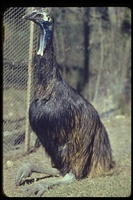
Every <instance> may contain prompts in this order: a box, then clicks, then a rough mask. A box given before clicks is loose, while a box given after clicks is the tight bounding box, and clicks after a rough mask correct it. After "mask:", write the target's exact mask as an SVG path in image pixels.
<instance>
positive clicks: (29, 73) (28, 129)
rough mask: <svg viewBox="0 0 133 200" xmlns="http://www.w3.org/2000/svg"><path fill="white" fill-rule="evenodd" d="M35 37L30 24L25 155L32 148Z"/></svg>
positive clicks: (32, 26)
mask: <svg viewBox="0 0 133 200" xmlns="http://www.w3.org/2000/svg"><path fill="white" fill-rule="evenodd" d="M33 35H34V23H30V41H29V60H28V81H27V103H26V104H27V106H26V107H27V108H26V124H25V149H24V153H25V154H26V153H28V152H29V148H30V127H29V106H30V101H31V88H32V71H33V69H32V58H33V46H34V45H33Z"/></svg>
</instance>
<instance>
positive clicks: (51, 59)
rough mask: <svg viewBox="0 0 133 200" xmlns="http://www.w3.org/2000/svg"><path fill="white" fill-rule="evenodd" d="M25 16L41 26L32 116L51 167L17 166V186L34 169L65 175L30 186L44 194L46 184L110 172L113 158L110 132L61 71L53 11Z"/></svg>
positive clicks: (41, 11)
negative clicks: (54, 43)
mask: <svg viewBox="0 0 133 200" xmlns="http://www.w3.org/2000/svg"><path fill="white" fill-rule="evenodd" d="M23 18H25V19H28V20H31V21H33V22H35V23H36V24H37V25H39V28H40V29H41V36H40V46H39V50H38V52H37V58H36V74H37V84H36V92H35V96H34V100H33V101H32V102H31V105H30V108H29V121H30V125H31V127H32V129H33V131H34V132H35V133H36V135H37V136H38V138H39V140H40V142H41V144H42V145H43V147H44V148H45V151H46V153H47V154H48V155H49V156H50V158H51V162H52V166H53V167H51V168H45V167H43V166H39V165H35V164H31V163H27V164H24V165H23V166H22V167H21V168H20V169H19V170H18V173H17V176H16V185H21V184H22V183H23V180H24V178H26V177H27V176H29V175H30V174H31V173H32V172H38V173H39V172H40V173H44V174H49V175H52V176H58V175H61V176H62V178H57V180H54V181H51V182H49V183H47V182H41V183H38V182H37V183H35V184H33V185H32V187H29V188H28V189H27V192H28V194H29V195H32V193H34V194H37V195H38V196H42V194H43V193H44V191H45V189H47V188H49V187H51V186H53V185H59V184H64V183H71V182H72V181H74V180H76V179H82V178H84V177H91V176H95V175H101V174H109V173H110V172H111V171H113V168H114V166H115V163H114V161H113V158H112V150H111V145H110V141H109V138H108V133H107V131H106V129H105V127H104V125H103V124H102V122H101V120H100V118H99V115H98V113H97V111H96V110H95V108H94V107H93V106H92V105H91V104H90V103H89V102H88V101H87V100H86V99H85V98H84V97H83V96H82V95H81V94H79V93H78V91H76V90H75V89H74V88H72V87H71V86H70V85H68V84H67V83H66V81H65V80H64V79H63V78H62V76H61V74H60V72H59V69H58V67H57V63H56V57H55V52H54V47H53V29H54V19H53V17H52V15H51V13H50V11H48V9H43V8H37V9H35V10H33V11H32V12H30V13H29V14H27V15H26V16H24V17H23ZM42 159H43V158H42Z"/></svg>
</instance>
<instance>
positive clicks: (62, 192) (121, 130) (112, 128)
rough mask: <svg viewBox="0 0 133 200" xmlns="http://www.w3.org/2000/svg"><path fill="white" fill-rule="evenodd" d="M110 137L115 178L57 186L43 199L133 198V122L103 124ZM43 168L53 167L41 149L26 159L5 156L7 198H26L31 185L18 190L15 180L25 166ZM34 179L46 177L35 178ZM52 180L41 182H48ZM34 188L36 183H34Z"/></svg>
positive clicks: (121, 119)
mask: <svg viewBox="0 0 133 200" xmlns="http://www.w3.org/2000/svg"><path fill="white" fill-rule="evenodd" d="M102 121H103V123H104V125H105V127H106V129H107V131H108V133H109V137H110V141H111V145H112V149H113V154H114V159H115V161H116V169H115V172H114V174H113V175H110V176H101V177H95V178H86V179H83V180H80V181H75V182H73V183H71V184H68V185H60V186H55V187H54V188H52V189H49V190H47V191H46V192H45V193H44V194H43V197H128V196H130V194H131V118H130V116H117V117H112V118H108V119H106V120H105V119H104V120H102ZM30 161H31V162H34V163H38V164H39V165H46V164H50V159H49V158H48V157H47V156H46V155H45V153H44V149H43V148H42V147H40V148H39V149H38V150H37V151H36V152H34V153H31V154H29V155H26V156H22V155H21V156H20V155H17V156H14V155H7V154H4V155H3V194H5V195H6V196H8V197H26V196H27V194H26V192H25V190H26V188H27V187H29V186H30V185H31V184H30V185H28V184H25V185H23V186H19V187H17V186H15V176H16V172H17V170H18V169H19V167H20V166H21V165H22V164H23V163H25V162H30ZM32 177H36V178H38V177H40V178H41V177H44V175H42V174H35V173H34V174H33V175H32ZM47 179H48V178H46V179H43V180H39V181H44V180H45V181H47ZM32 184H34V183H32Z"/></svg>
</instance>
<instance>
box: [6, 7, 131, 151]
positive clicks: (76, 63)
mask: <svg viewBox="0 0 133 200" xmlns="http://www.w3.org/2000/svg"><path fill="white" fill-rule="evenodd" d="M30 9H32V8H30ZM51 9H52V11H53V13H54V12H55V11H56V12H55V13H56V14H55V32H54V43H55V50H56V51H55V52H56V57H57V63H58V66H59V69H60V70H61V73H62V75H63V76H64V78H65V79H66V80H67V82H68V83H69V84H70V85H72V86H73V87H74V88H76V89H78V90H79V91H80V92H81V93H82V94H83V95H84V96H85V97H86V98H87V99H88V100H89V101H91V102H92V103H93V104H94V105H95V106H96V108H97V109H98V111H99V113H100V114H101V115H102V114H103V113H110V111H111V110H113V111H114V110H117V109H118V108H119V107H120V102H121V101H123V99H124V100H125V91H126V92H127V91H128V92H127V95H128V97H129V98H128V99H130V77H131V75H130V68H131V64H130V57H131V53H130V50H131V45H130V42H131V41H130V40H131V39H130V38H131V37H130V33H129V32H130V31H129V30H128V31H125V29H124V31H125V32H124V31H122V30H121V29H122V26H123V22H124V20H125V19H126V20H127V19H128V18H130V16H126V14H125V13H128V12H129V11H128V8H115V9H113V8H112V9H111V8H95V7H93V8H55V10H54V8H51ZM26 12H27V8H25V7H23V8H20V7H19V8H18V7H16V8H15V7H14V8H12V7H11V8H9V9H7V10H6V11H5V12H4V15H3V26H4V46H3V149H4V152H7V151H11V150H13V151H14V150H15V151H16V150H20V151H22V152H24V150H25V151H26V149H27V145H29V141H28V133H29V132H30V133H31V132H32V131H31V130H30V127H29V122H28V108H29V103H30V101H31V100H32V98H33V96H34V88H35V86H34V56H35V54H36V51H37V48H38V35H39V31H38V27H37V26H36V25H34V24H33V23H31V22H29V21H25V20H23V19H22V16H23V15H24V14H25V13H26ZM113 12H115V13H116V14H115V15H114V14H113ZM127 15H128V14H127ZM112 16H114V17H113V18H112ZM115 17H116V19H115ZM127 32H128V33H127ZM124 103H126V102H124ZM32 136H33V137H34V134H30V137H32ZM30 139H31V138H30ZM31 141H32V139H31ZM35 141H36V138H33V143H35ZM30 147H31V143H30Z"/></svg>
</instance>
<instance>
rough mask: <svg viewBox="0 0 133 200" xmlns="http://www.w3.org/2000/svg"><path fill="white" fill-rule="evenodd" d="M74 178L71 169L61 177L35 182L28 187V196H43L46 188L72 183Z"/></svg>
mask: <svg viewBox="0 0 133 200" xmlns="http://www.w3.org/2000/svg"><path fill="white" fill-rule="evenodd" d="M74 180H76V178H75V175H74V174H73V173H72V172H71V171H70V172H69V173H67V174H66V175H65V176H64V177H63V178H61V179H57V180H53V181H48V182H40V183H34V184H33V185H32V186H30V187H29V188H27V190H26V192H27V194H28V196H34V195H36V196H37V197H41V196H42V195H43V194H44V192H45V190H46V189H50V188H51V187H53V186H56V185H61V184H69V183H72V182H73V181H74Z"/></svg>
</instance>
